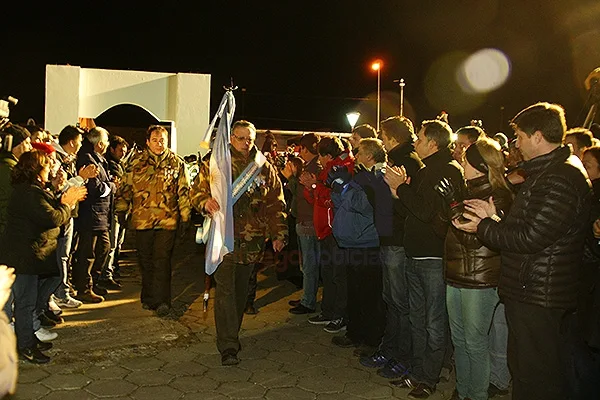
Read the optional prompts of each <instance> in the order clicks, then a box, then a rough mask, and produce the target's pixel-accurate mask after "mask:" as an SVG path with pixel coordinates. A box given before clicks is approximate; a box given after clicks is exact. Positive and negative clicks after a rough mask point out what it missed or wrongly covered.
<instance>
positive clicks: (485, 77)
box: [458, 49, 511, 93]
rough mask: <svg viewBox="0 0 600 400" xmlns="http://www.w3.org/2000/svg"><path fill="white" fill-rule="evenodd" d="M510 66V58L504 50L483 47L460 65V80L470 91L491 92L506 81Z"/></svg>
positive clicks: (467, 90) (465, 88)
mask: <svg viewBox="0 0 600 400" xmlns="http://www.w3.org/2000/svg"><path fill="white" fill-rule="evenodd" d="M510 68H511V66H510V60H509V59H508V57H507V56H506V55H505V54H504V53H503V52H501V51H500V50H496V49H482V50H479V51H477V52H475V53H473V54H472V55H471V56H469V57H468V58H467V59H466V60H465V62H464V63H463V64H462V66H461V67H460V71H459V79H458V81H459V84H460V85H461V86H462V87H463V89H464V90H465V91H466V92H468V93H485V92H490V91H492V90H494V89H497V88H499V87H500V86H502V85H503V84H504V82H506V80H507V79H508V76H509V75H510ZM461 78H462V79H461Z"/></svg>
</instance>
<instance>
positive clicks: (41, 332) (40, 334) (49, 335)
mask: <svg viewBox="0 0 600 400" xmlns="http://www.w3.org/2000/svg"><path fill="white" fill-rule="evenodd" d="M35 336H36V337H37V338H38V340H39V341H40V342H44V343H46V342H51V341H53V340H54V339H56V338H57V337H58V333H56V332H50V331H49V330H48V329H44V328H40V329H38V330H37V331H35Z"/></svg>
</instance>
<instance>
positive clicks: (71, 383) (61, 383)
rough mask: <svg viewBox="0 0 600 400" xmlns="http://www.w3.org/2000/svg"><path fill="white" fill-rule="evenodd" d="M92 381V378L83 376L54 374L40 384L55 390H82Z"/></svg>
mask: <svg viewBox="0 0 600 400" xmlns="http://www.w3.org/2000/svg"><path fill="white" fill-rule="evenodd" d="M91 381H92V380H91V379H90V378H88V377H87V376H84V375H81V374H68V375H67V374H54V375H50V376H49V377H47V378H45V379H44V380H43V381H41V382H40V383H42V384H43V385H45V386H48V387H49V388H50V389H53V390H58V389H64V390H73V389H81V388H83V387H84V386H86V385H87V384H88V383H90V382H91Z"/></svg>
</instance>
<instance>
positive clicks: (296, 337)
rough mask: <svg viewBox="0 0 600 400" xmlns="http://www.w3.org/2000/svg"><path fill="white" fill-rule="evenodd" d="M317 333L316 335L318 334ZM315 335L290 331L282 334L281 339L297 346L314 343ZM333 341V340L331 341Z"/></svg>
mask: <svg viewBox="0 0 600 400" xmlns="http://www.w3.org/2000/svg"><path fill="white" fill-rule="evenodd" d="M316 332H318V331H316ZM316 332H315V333H316ZM315 333H309V332H303V331H290V332H285V334H283V333H282V334H281V339H283V340H285V341H287V342H290V343H293V344H297V343H314V342H315ZM330 340H331V339H330Z"/></svg>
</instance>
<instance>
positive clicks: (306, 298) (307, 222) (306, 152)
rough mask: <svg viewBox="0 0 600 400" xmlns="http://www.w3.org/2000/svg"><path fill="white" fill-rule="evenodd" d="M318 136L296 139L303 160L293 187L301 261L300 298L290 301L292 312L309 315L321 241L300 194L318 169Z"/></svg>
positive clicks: (314, 302) (310, 207)
mask: <svg viewBox="0 0 600 400" xmlns="http://www.w3.org/2000/svg"><path fill="white" fill-rule="evenodd" d="M318 144H319V137H318V136H317V135H315V134H314V133H307V134H306V135H304V136H302V138H301V139H300V145H299V153H300V157H301V158H302V159H303V160H304V171H303V172H302V174H301V175H300V185H298V187H297V190H296V201H297V204H296V209H297V221H296V227H295V229H296V233H297V234H298V244H299V247H300V257H301V260H302V288H303V293H302V298H301V299H299V300H292V301H290V303H289V304H290V305H291V306H292V308H291V309H290V313H292V314H310V313H314V312H315V310H316V308H317V290H318V288H319V262H320V259H321V243H320V241H319V239H318V238H317V234H316V232H315V224H314V207H313V205H312V203H309V202H308V201H307V200H306V197H305V196H304V190H305V186H304V184H303V183H302V182H306V178H307V177H316V176H317V175H319V173H320V172H321V166H320V164H319V162H318V157H317V146H318Z"/></svg>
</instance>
